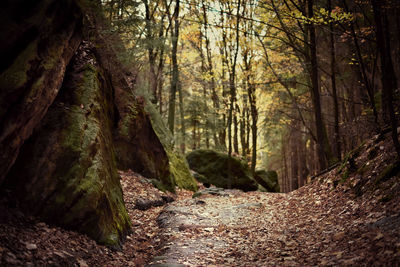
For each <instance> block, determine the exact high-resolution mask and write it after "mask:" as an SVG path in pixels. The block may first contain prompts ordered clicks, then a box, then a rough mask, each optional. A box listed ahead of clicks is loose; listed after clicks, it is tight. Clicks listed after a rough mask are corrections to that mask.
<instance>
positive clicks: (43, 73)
mask: <svg viewBox="0 0 400 267" xmlns="http://www.w3.org/2000/svg"><path fill="white" fill-rule="evenodd" d="M81 28H82V12H81V10H80V9H79V7H78V5H77V4H76V3H75V1H74V0H65V1H57V0H41V1H32V2H29V3H27V1H23V0H12V1H11V0H6V1H5V2H2V9H1V11H0V40H1V41H0V58H1V59H2V60H1V63H0V129H1V132H0V151H1V153H0V162H1V164H0V184H1V182H2V181H3V179H4V177H5V175H6V174H7V172H8V170H9V169H10V167H11V166H12V164H13V163H14V161H15V159H16V158H17V155H18V152H19V149H20V147H21V146H22V144H23V143H24V141H25V140H26V139H27V138H28V137H29V136H30V135H31V133H32V131H33V129H34V128H35V127H36V125H37V124H38V123H39V122H40V121H41V119H42V118H43V116H44V115H45V114H46V111H47V109H48V107H49V106H50V105H51V103H52V102H53V101H54V99H55V97H56V96H57V93H58V90H59V88H60V86H61V83H62V81H63V77H64V73H65V69H66V66H67V64H68V62H69V60H70V58H71V57H72V55H73V53H74V52H75V50H76V49H77V47H78V45H79V43H80V41H81V38H82V36H81Z"/></svg>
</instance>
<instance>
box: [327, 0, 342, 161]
mask: <svg viewBox="0 0 400 267" xmlns="http://www.w3.org/2000/svg"><path fill="white" fill-rule="evenodd" d="M328 11H329V16H331V12H332V3H331V0H328ZM329 32H330V50H331V51H330V52H331V53H330V54H331V86H332V95H333V109H334V120H335V122H334V134H333V143H334V155H335V157H336V158H337V159H338V160H341V157H342V156H341V153H342V152H341V147H340V132H339V103H338V96H337V88H336V51H335V36H334V34H333V23H332V22H330V23H329Z"/></svg>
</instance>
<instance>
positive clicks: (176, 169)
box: [145, 104, 198, 191]
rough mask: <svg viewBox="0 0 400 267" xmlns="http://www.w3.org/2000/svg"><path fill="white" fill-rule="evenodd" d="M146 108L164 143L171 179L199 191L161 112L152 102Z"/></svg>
mask: <svg viewBox="0 0 400 267" xmlns="http://www.w3.org/2000/svg"><path fill="white" fill-rule="evenodd" d="M145 110H146V112H147V113H148V114H149V117H150V120H151V124H152V128H153V130H154V132H155V133H156V135H157V137H158V138H159V140H160V142H161V143H162V145H163V148H164V150H165V152H166V155H167V157H168V161H169V172H170V174H171V180H172V181H173V183H174V184H175V185H176V186H178V187H179V188H185V189H187V190H191V191H197V189H198V188H197V182H196V180H195V179H194V177H193V175H192V174H191V173H190V170H189V165H188V163H187V161H186V159H185V158H184V157H183V156H182V155H181V154H180V153H179V152H178V151H175V150H174V138H173V136H172V134H171V132H170V131H169V129H168V127H167V126H166V125H165V123H164V121H163V120H162V119H161V116H160V114H159V113H158V111H156V110H155V108H154V106H153V105H151V104H148V105H146V106H145Z"/></svg>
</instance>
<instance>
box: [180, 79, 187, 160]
mask: <svg viewBox="0 0 400 267" xmlns="http://www.w3.org/2000/svg"><path fill="white" fill-rule="evenodd" d="M178 92H179V115H180V120H181V145H180V148H181V152H182V154H185V151H186V127H185V111H184V109H183V93H182V86H181V83H180V82H178Z"/></svg>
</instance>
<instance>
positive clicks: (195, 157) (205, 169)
mask: <svg viewBox="0 0 400 267" xmlns="http://www.w3.org/2000/svg"><path fill="white" fill-rule="evenodd" d="M186 159H187V161H188V163H189V166H190V168H191V169H192V170H194V171H196V172H197V173H199V174H201V175H197V177H196V178H197V179H198V180H199V181H200V182H202V183H205V184H212V185H215V186H217V187H222V188H237V189H241V190H244V191H253V190H257V184H256V182H255V181H254V180H253V177H252V175H251V172H250V170H249V167H248V165H247V164H246V163H245V162H242V161H241V160H240V159H238V158H236V157H233V156H231V157H228V155H227V154H224V153H220V152H216V151H213V150H203V149H200V150H194V151H192V152H191V153H189V154H188V155H187V156H186Z"/></svg>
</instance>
